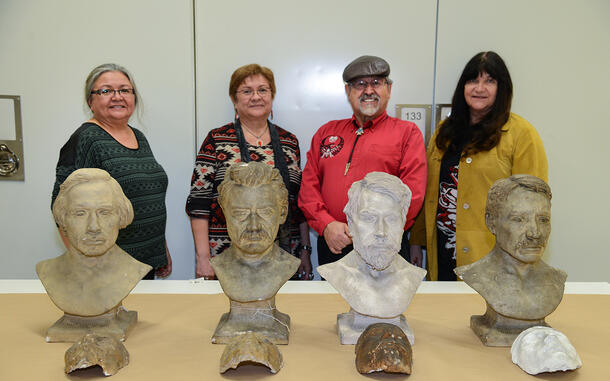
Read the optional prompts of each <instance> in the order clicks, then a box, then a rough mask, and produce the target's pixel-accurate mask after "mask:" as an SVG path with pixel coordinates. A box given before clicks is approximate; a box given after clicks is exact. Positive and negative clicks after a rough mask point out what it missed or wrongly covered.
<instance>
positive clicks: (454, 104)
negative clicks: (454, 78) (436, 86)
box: [435, 51, 513, 154]
mask: <svg viewBox="0 0 610 381" xmlns="http://www.w3.org/2000/svg"><path fill="white" fill-rule="evenodd" d="M481 73H487V74H489V75H490V76H491V77H492V78H494V79H495V80H496V81H497V83H498V91H497V93H496V100H495V102H494V104H493V106H492V108H491V110H490V111H489V112H488V113H487V115H485V116H484V117H483V119H482V120H481V121H480V122H479V123H477V126H476V128H470V108H469V106H468V104H467V103H466V98H465V97H464V87H465V86H466V82H468V81H469V80H471V79H475V78H477V77H478V76H479V74H481ZM512 99H513V82H512V80H511V78H510V73H509V72H508V68H507V67H506V64H505V63H504V60H502V57H500V56H499V55H498V53H496V52H492V51H489V52H480V53H478V54H476V55H475V56H474V57H472V58H471V59H470V61H468V63H467V64H466V67H464V70H463V71H462V75H461V76H460V79H459V80H458V83H457V86H456V88H455V92H454V93H453V99H452V101H451V114H450V115H449V117H447V119H446V120H445V121H444V122H443V123H442V125H440V126H439V132H438V135H437V136H436V142H435V143H436V146H437V147H438V148H439V149H441V150H443V151H445V150H448V151H452V152H459V151H460V149H461V148H462V147H460V143H464V140H469V142H467V144H466V146H465V147H464V148H463V152H464V154H467V153H476V152H481V151H489V150H490V149H492V148H494V147H495V146H496V145H498V143H499V142H500V138H501V136H502V127H503V126H504V125H505V124H506V122H508V118H509V117H510V107H511V103H512ZM466 134H471V136H469V137H470V139H465V138H464V137H465V135H466Z"/></svg>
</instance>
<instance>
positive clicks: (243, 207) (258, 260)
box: [210, 162, 300, 344]
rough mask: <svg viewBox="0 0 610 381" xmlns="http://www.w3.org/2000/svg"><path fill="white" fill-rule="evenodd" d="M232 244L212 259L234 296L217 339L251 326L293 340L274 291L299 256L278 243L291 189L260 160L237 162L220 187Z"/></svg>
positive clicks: (278, 338)
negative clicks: (288, 189) (279, 231)
mask: <svg viewBox="0 0 610 381" xmlns="http://www.w3.org/2000/svg"><path fill="white" fill-rule="evenodd" d="M218 193H219V197H218V202H219V203H220V206H221V207H222V210H223V213H224V215H225V219H226V221H227V231H228V233H229V237H230V238H231V246H230V247H229V248H228V249H227V250H225V251H224V252H223V253H222V254H220V255H217V256H215V257H214V258H212V259H211V260H210V263H211V265H212V268H213V269H214V272H215V274H216V276H217V277H218V280H219V282H220V285H221V287H222V289H223V291H224V292H225V294H226V295H227V297H228V298H229V299H230V302H231V303H230V304H231V311H230V312H228V313H225V314H224V315H223V316H222V317H221V319H220V322H219V324H218V326H217V328H216V331H215V333H214V336H213V337H212V342H214V343H228V342H229V341H230V340H231V338H232V337H235V336H237V335H239V334H242V333H245V332H247V331H252V332H257V333H260V334H262V335H263V336H265V337H267V338H268V339H269V340H271V342H273V343H275V344H288V335H289V330H288V327H289V324H290V317H289V316H288V315H286V314H283V313H281V312H279V311H278V310H277V309H276V307H275V294H276V293H277V291H278V290H279V289H280V287H281V286H282V285H283V284H284V283H286V281H287V280H288V279H290V277H292V275H293V274H294V273H295V272H296V270H297V268H298V267H299V264H300V260H298V259H297V258H295V257H293V256H292V255H290V254H288V253H287V252H285V251H284V250H282V249H280V248H279V247H278V246H277V244H275V237H276V235H277V232H278V228H279V225H280V224H281V223H283V222H284V221H285V220H286V216H287V214H288V191H287V190H286V187H285V186H284V182H283V180H282V178H281V176H280V173H279V171H278V170H277V169H275V168H273V167H271V166H269V165H266V164H263V163H257V162H250V163H247V164H246V163H239V164H235V165H233V166H231V167H229V169H228V170H227V172H226V175H225V179H224V181H223V182H222V184H221V185H220V187H219V188H218Z"/></svg>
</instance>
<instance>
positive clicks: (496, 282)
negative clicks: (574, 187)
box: [455, 175, 567, 346]
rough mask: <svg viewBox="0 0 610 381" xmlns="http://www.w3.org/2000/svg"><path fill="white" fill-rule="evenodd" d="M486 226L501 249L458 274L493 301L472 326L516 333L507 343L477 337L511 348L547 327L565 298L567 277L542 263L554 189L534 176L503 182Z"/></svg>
mask: <svg viewBox="0 0 610 381" xmlns="http://www.w3.org/2000/svg"><path fill="white" fill-rule="evenodd" d="M485 222H486V224H487V227H488V229H489V230H490V231H491V232H492V233H493V234H494V235H495V236H496V245H495V246H494V248H493V249H492V251H491V252H490V253H489V254H488V255H487V256H485V257H483V258H482V259H480V260H479V261H477V262H475V263H472V264H470V265H466V266H461V267H458V268H456V269H455V273H456V274H457V275H458V276H459V277H460V278H461V279H463V280H464V281H465V282H466V283H467V284H468V285H469V286H471V287H472V288H473V289H475V290H476V291H477V292H478V293H479V294H480V295H481V296H482V297H483V298H484V299H485V301H486V302H487V306H488V307H487V312H486V315H484V316H482V317H479V318H480V319H479V320H478V321H477V322H473V319H476V317H474V316H473V319H471V326H473V324H474V325H480V326H481V327H479V328H485V327H487V328H492V327H493V325H494V321H497V320H498V319H500V320H503V322H499V324H500V326H501V325H502V324H505V325H506V326H505V327H503V328H507V329H508V328H510V329H508V330H509V331H512V332H511V333H510V334H508V333H507V335H508V336H506V340H501V339H500V338H493V337H492V336H494V335H495V333H498V334H499V332H495V333H494V332H487V333H483V331H479V332H478V333H477V334H479V337H480V338H481V340H483V342H484V343H485V344H487V345H504V346H507V345H510V344H511V343H512V340H514V338H515V337H516V336H517V335H518V334H519V333H520V332H521V331H522V330H523V329H526V328H528V327H531V326H533V325H546V323H545V322H544V318H545V317H546V316H547V315H549V314H550V313H551V312H553V311H554V310H555V309H556V308H557V306H558V305H559V303H560V302H561V299H562V298H563V290H564V284H565V280H566V277H567V275H566V273H565V272H563V271H561V270H558V269H555V268H553V267H551V266H549V265H547V264H546V263H545V262H544V261H542V260H541V257H542V254H543V253H544V249H545V247H546V245H547V241H548V238H549V235H550V233H551V189H550V188H549V186H548V185H547V184H546V183H545V182H544V181H542V180H540V179H539V178H537V177H534V176H530V175H514V176H511V177H509V178H506V179H502V180H498V181H496V182H495V183H494V184H493V185H492V187H491V188H490V190H489V194H488V198H487V205H486V211H485ZM511 319H512V320H511ZM498 328H499V326H498ZM473 329H475V332H477V329H476V328H475V327H474V326H473ZM500 331H506V329H502V330H500ZM489 334H491V335H492V336H489ZM482 335H483V336H485V335H488V336H489V337H488V339H485V338H484V337H482ZM486 340H488V342H486ZM494 342H495V343H496V344H493V343H494Z"/></svg>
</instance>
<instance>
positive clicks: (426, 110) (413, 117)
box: [396, 105, 432, 145]
mask: <svg viewBox="0 0 610 381" xmlns="http://www.w3.org/2000/svg"><path fill="white" fill-rule="evenodd" d="M396 117H397V118H399V119H402V120H408V121H409V122H413V123H415V124H416V125H417V127H419V130H420V131H421V133H422V135H423V136H424V140H425V142H426V145H427V144H428V140H430V132H431V126H430V119H431V118H432V106H431V105H396Z"/></svg>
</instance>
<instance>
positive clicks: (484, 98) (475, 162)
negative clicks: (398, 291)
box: [410, 52, 548, 280]
mask: <svg viewBox="0 0 610 381" xmlns="http://www.w3.org/2000/svg"><path fill="white" fill-rule="evenodd" d="M512 95H513V85H512V81H511V79H510V74H509V72H508V69H507V67H506V65H505V64H504V61H503V60H502V58H501V57H500V56H499V55H498V54H497V53H494V52H481V53H478V54H477V55H475V56H474V57H473V58H472V59H471V60H470V61H469V62H468V64H466V67H465V68H464V71H463V72H462V75H461V77H460V79H459V81H458V84H457V87H456V89H455V93H454V94H453V99H452V105H451V114H450V115H449V117H448V118H447V119H446V120H445V121H444V122H443V123H442V124H441V125H440V126H439V128H437V130H436V132H435V134H434V136H433V138H432V140H431V141H430V143H429V146H428V151H427V157H428V186H427V189H426V198H425V201H424V207H423V208H422V211H421V213H420V215H419V217H418V219H417V221H416V223H415V226H414V227H413V229H412V230H411V239H410V244H411V262H412V263H413V264H416V265H419V266H421V264H422V246H425V247H426V248H427V257H426V258H427V267H428V278H429V280H456V276H455V274H454V273H453V269H454V268H455V267H456V266H462V265H466V264H469V263H472V262H475V261H477V260H479V259H481V258H483V257H484V256H485V255H487V253H489V251H490V250H491V249H492V248H493V246H494V244H495V237H494V236H493V234H491V233H490V232H489V230H488V229H487V227H486V226H485V202H486V199H487V192H488V190H489V187H490V186H491V185H492V184H493V183H494V182H495V181H496V180H498V179H501V178H505V177H509V176H511V175H514V174H522V173H523V174H530V175H534V176H537V177H539V178H541V179H543V180H544V181H548V179H547V177H548V164H547V159H546V154H545V152H544V146H543V145H542V141H541V140H540V136H538V133H537V132H536V130H535V129H534V127H533V126H532V125H531V124H530V123H529V122H527V121H526V120H525V119H523V118H522V117H520V116H519V115H516V114H513V113H511V112H510V107H511V101H512Z"/></svg>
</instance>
